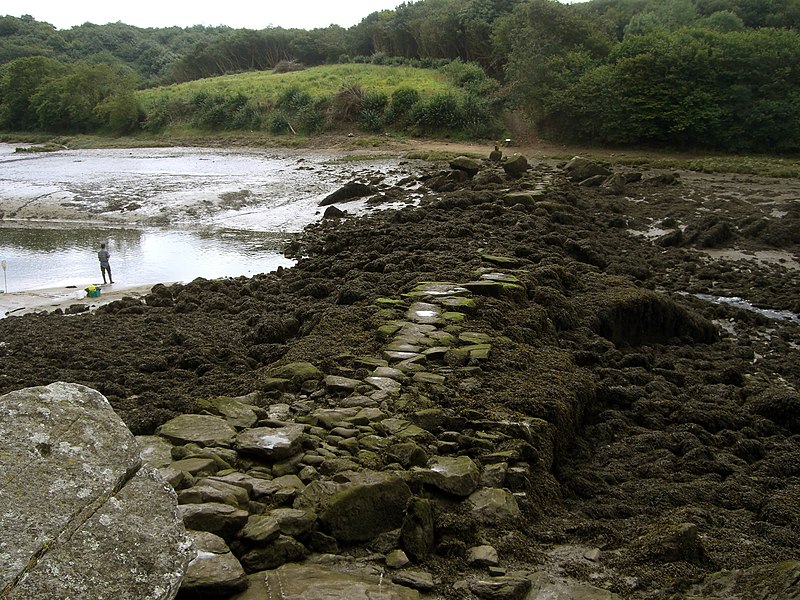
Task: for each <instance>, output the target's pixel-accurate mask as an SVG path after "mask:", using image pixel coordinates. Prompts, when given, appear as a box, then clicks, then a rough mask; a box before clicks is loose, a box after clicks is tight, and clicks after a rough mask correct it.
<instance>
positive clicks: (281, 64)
mask: <svg viewBox="0 0 800 600" xmlns="http://www.w3.org/2000/svg"><path fill="white" fill-rule="evenodd" d="M305 68H306V67H305V65H303V63H301V62H299V61H296V60H279V61H278V63H277V64H276V65H275V66H274V67H273V68H272V72H273V73H291V72H293V71H302V70H303V69H305Z"/></svg>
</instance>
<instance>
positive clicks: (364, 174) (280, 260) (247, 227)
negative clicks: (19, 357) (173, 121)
mask: <svg viewBox="0 0 800 600" xmlns="http://www.w3.org/2000/svg"><path fill="white" fill-rule="evenodd" d="M408 169H409V166H408V165H407V164H404V165H403V166H401V165H400V159H398V158H360V159H358V158H357V157H352V156H346V155H344V154H336V153H332V152H319V151H300V150H291V151H286V152H282V151H276V150H258V149H235V150H227V149H224V150H223V149H204V148H147V149H143V148H139V149H104V150H67V149H65V150H63V151H58V152H50V153H19V152H15V147H14V146H12V145H8V144H0V260H5V264H6V270H5V272H0V276H4V279H3V281H2V283H3V290H4V291H7V292H12V293H13V292H19V291H25V290H38V289H44V288H58V287H66V286H76V287H78V288H83V287H84V286H86V285H88V284H90V283H98V282H101V281H102V279H101V278H100V271H99V266H98V261H97V256H96V253H97V249H98V246H99V244H100V243H101V242H105V243H106V244H107V245H108V248H109V250H110V251H111V267H112V271H113V276H114V280H115V282H116V283H117V284H124V285H143V284H155V283H158V282H175V281H191V280H192V279H194V278H196V277H205V278H208V279H211V278H216V277H226V276H238V275H254V274H257V273H263V272H268V271H273V270H275V269H276V268H277V267H278V266H289V265H291V261H289V260H288V259H286V258H284V257H283V255H282V254H281V249H282V247H283V245H284V244H285V243H286V241H287V240H288V239H289V238H290V237H291V236H292V235H293V234H295V233H297V232H299V231H301V230H302V229H303V227H305V226H306V225H307V224H309V223H311V222H314V221H316V220H319V219H320V218H321V214H322V210H323V209H321V208H319V201H320V200H321V199H322V198H324V197H325V196H326V195H328V194H329V193H331V192H333V191H335V190H336V189H338V188H339V187H341V185H342V184H343V183H345V182H347V181H351V180H361V181H365V182H366V181H370V182H372V183H377V182H384V183H388V184H390V183H394V182H396V181H397V180H398V179H400V178H401V177H403V176H406V175H408V174H409V171H408ZM340 208H342V209H345V210H347V211H349V212H352V213H359V212H363V211H364V210H366V208H365V204H364V202H363V201H360V202H355V203H348V204H346V205H340ZM6 286H7V289H6Z"/></svg>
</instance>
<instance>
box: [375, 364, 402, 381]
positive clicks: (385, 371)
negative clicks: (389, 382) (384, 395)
mask: <svg viewBox="0 0 800 600" xmlns="http://www.w3.org/2000/svg"><path fill="white" fill-rule="evenodd" d="M372 376H373V377H388V378H389V379H396V380H398V381H401V380H403V379H405V378H406V375H405V373H403V372H402V371H401V370H400V369H393V368H392V367H378V368H377V369H375V370H374V371H373V372H372Z"/></svg>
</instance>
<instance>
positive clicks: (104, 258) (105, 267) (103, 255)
mask: <svg viewBox="0 0 800 600" xmlns="http://www.w3.org/2000/svg"><path fill="white" fill-rule="evenodd" d="M97 258H98V259H99V260H100V274H101V275H102V276H103V283H106V273H108V282H109V283H114V280H113V279H112V278H111V265H110V264H108V259H109V258H111V253H110V252H109V251H108V250H106V245H105V244H100V251H99V252H98V253H97Z"/></svg>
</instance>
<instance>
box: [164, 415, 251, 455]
mask: <svg viewBox="0 0 800 600" xmlns="http://www.w3.org/2000/svg"><path fill="white" fill-rule="evenodd" d="M156 435H160V436H161V437H163V438H165V439H168V440H169V441H170V442H172V443H174V444H178V445H183V444H197V445H199V446H223V447H226V448H228V447H230V446H231V445H232V444H233V438H234V437H236V430H235V429H234V428H233V427H232V426H231V425H230V424H229V423H228V422H227V421H226V420H225V419H223V418H222V417H217V416H213V415H178V416H177V417H175V418H174V419H171V420H169V421H167V422H166V423H164V424H163V425H162V426H161V427H159V428H158V429H156Z"/></svg>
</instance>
